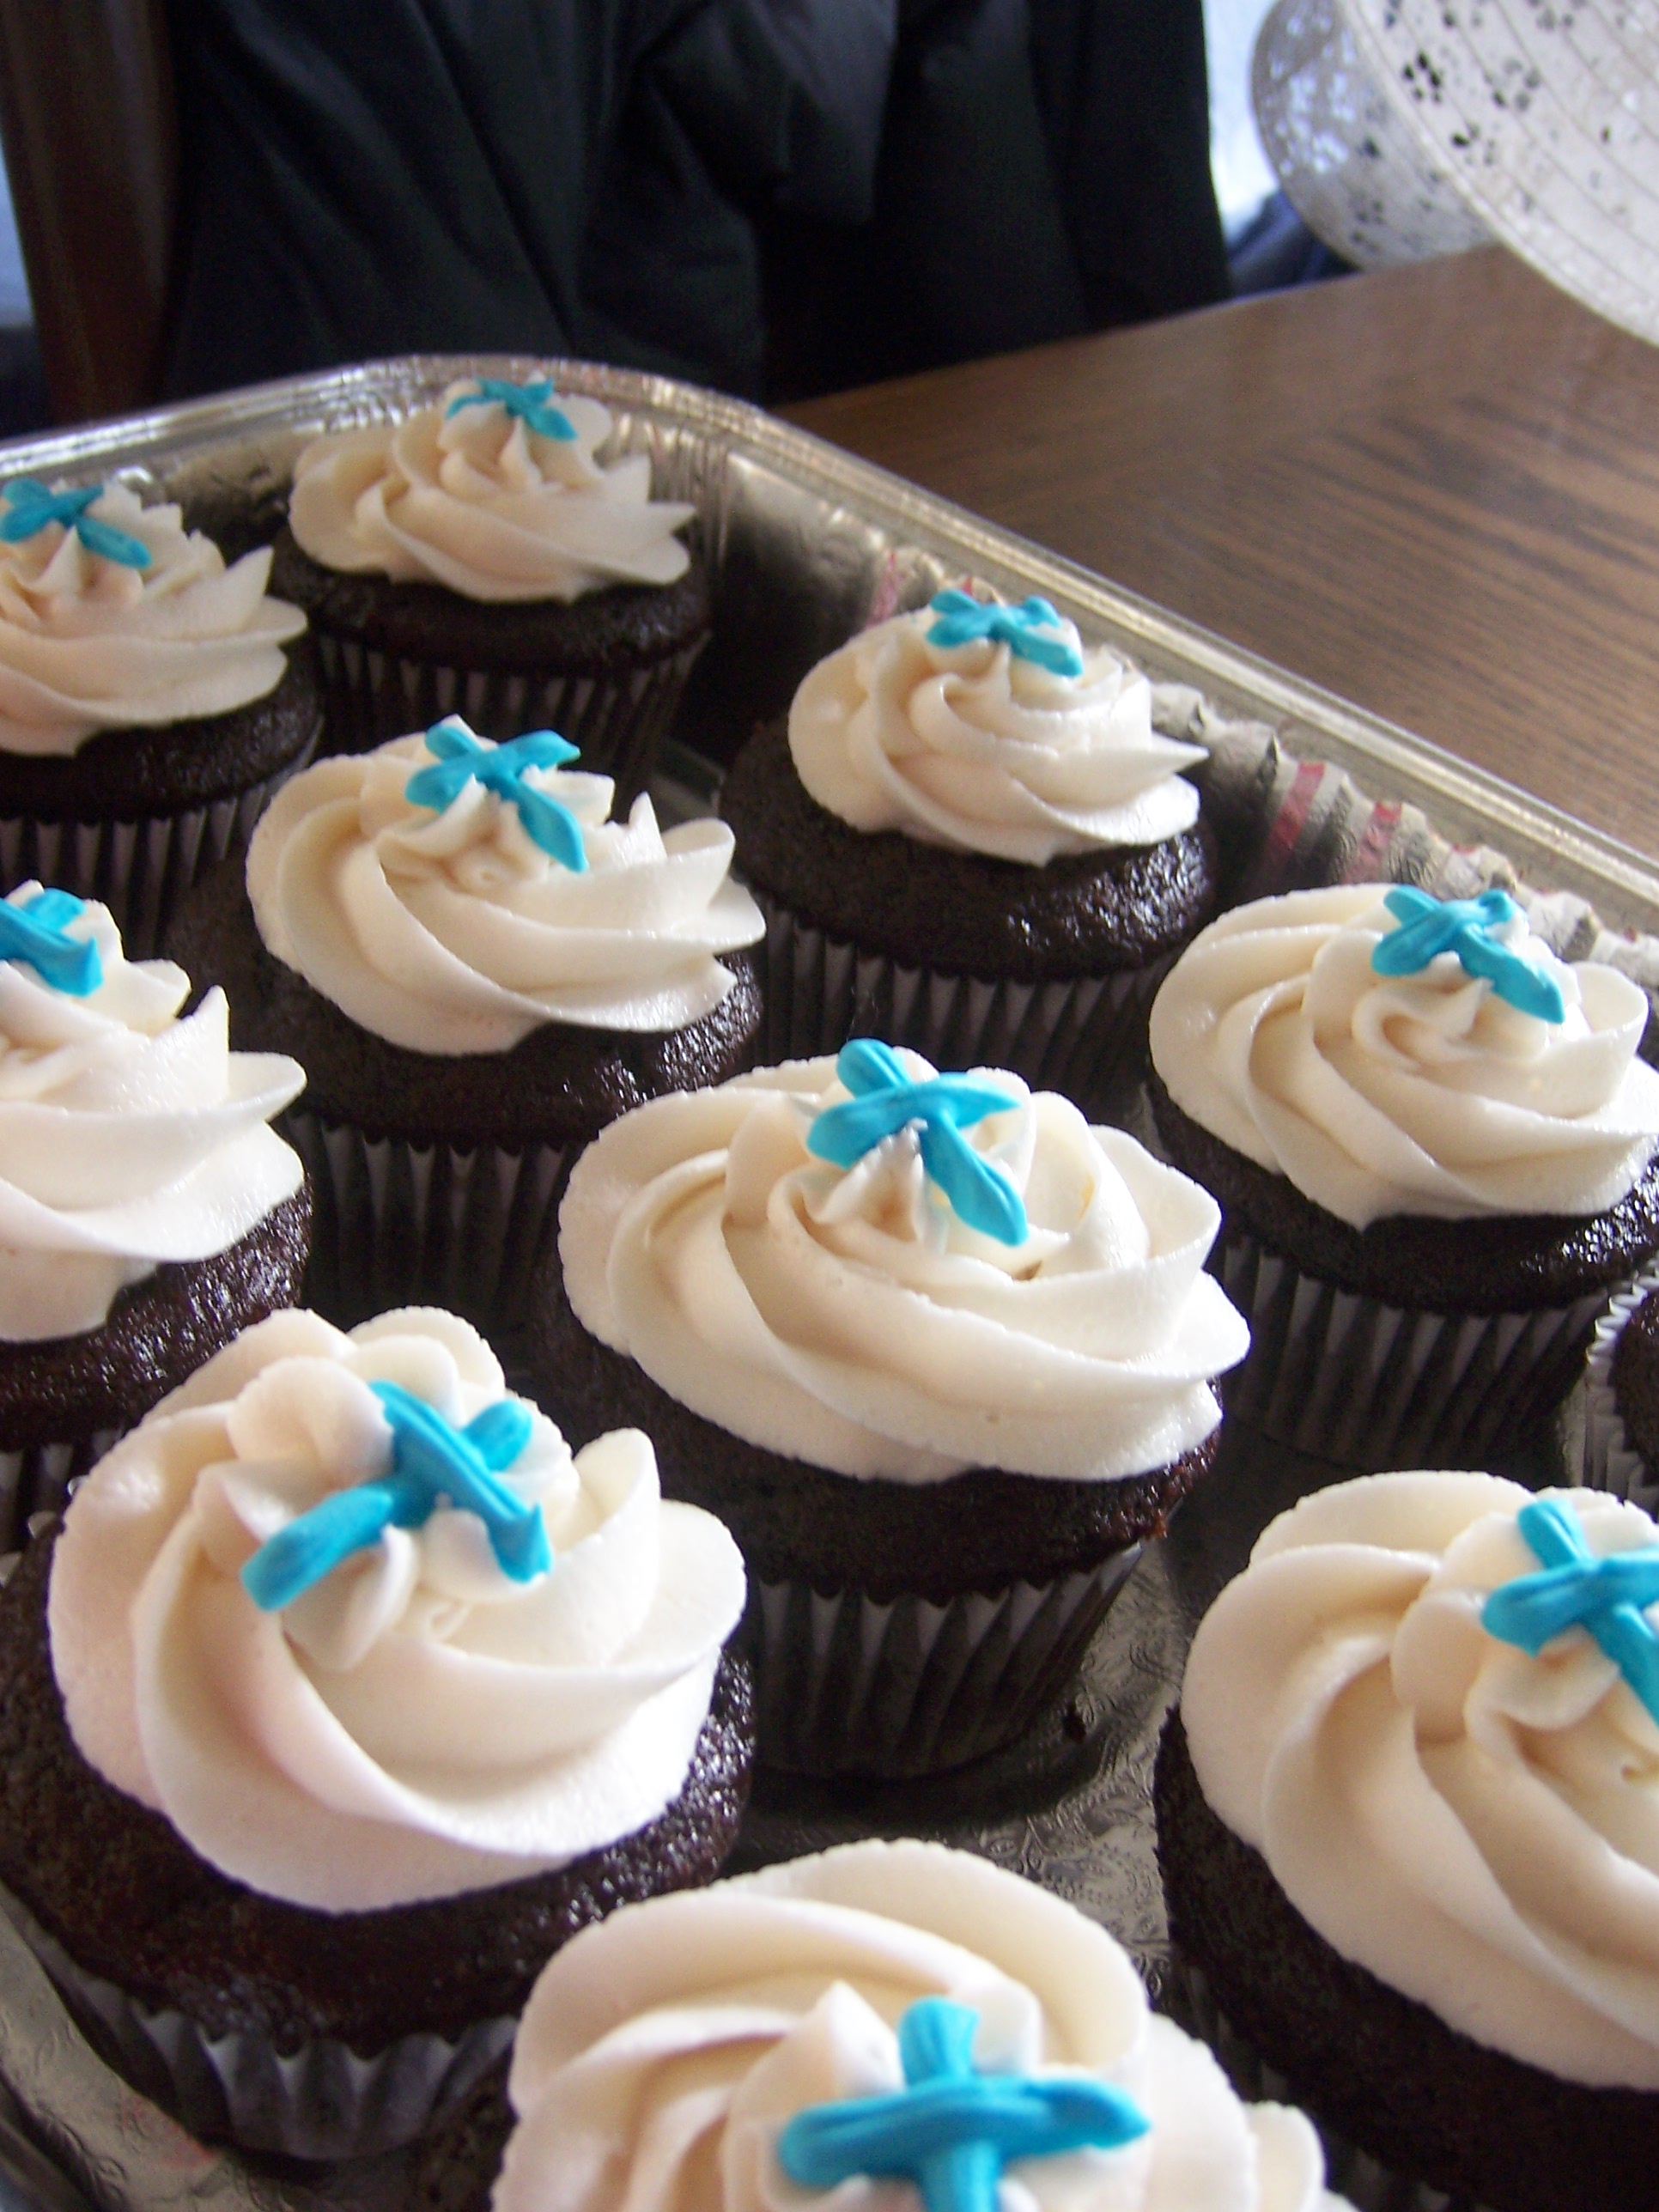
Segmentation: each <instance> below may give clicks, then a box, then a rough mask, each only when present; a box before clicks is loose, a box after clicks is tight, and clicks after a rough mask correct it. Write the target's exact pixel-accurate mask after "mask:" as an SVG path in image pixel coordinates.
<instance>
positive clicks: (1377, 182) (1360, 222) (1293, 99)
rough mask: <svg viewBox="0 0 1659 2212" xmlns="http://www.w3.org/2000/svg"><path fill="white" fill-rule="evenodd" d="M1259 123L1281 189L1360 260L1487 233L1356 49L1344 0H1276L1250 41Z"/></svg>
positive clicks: (1451, 247) (1382, 264)
mask: <svg viewBox="0 0 1659 2212" xmlns="http://www.w3.org/2000/svg"><path fill="white" fill-rule="evenodd" d="M1250 91H1251V97H1252V99H1253V100H1254V102H1255V119H1256V127H1257V128H1258V130H1259V131H1261V142H1262V144H1263V145H1264V146H1265V147H1266V149H1267V159H1268V160H1269V161H1271V162H1272V163H1273V168H1274V170H1275V171H1276V173H1277V174H1278V177H1279V183H1280V185H1282V186H1283V187H1284V191H1285V197H1286V198H1287V199H1288V200H1289V201H1290V203H1291V206H1292V207H1293V208H1294V209H1295V210H1296V211H1297V214H1298V215H1299V216H1301V218H1302V220H1303V222H1305V223H1306V224H1307V226H1308V228H1309V229H1310V230H1311V231H1312V232H1313V233H1314V234H1315V236H1316V237H1317V238H1320V239H1322V240H1323V241H1324V243H1325V244H1326V245H1327V246H1329V247H1330V249H1331V251H1332V252H1334V253H1339V254H1340V255H1341V256H1342V258H1343V259H1344V260H1345V261H1352V262H1354V263H1355V264H1358V267H1360V268H1361V269H1387V268H1391V267H1393V266H1394V265H1395V264H1396V263H1398V262H1402V261H1421V260H1425V259H1426V258H1428V257H1429V256H1430V255H1431V254H1436V253H1457V252H1462V250H1463V248H1464V247H1465V246H1478V245H1479V244H1480V242H1481V240H1483V239H1484V238H1485V237H1486V231H1485V229H1484V228H1482V226H1481V223H1480V220H1479V218H1478V217H1477V216H1474V215H1473V214H1472V213H1471V212H1470V211H1469V210H1468V208H1466V207H1465V205H1464V204H1463V201H1462V197H1460V196H1459V193H1458V191H1457V187H1456V185H1455V183H1454V182H1453V180H1452V179H1451V178H1450V177H1449V175H1448V174H1447V172H1446V167H1445V164H1444V163H1443V162H1440V161H1431V160H1428V159H1425V157H1424V155H1423V154H1422V152H1421V151H1420V149H1419V142H1418V138H1417V136H1416V134H1415V133H1414V132H1413V130H1412V128H1411V127H1410V125H1408V124H1407V122H1406V121H1405V120H1404V119H1403V118H1401V116H1400V115H1398V114H1397V113H1396V112H1395V106H1394V103H1393V101H1392V100H1390V99H1389V95H1388V94H1387V93H1386V92H1385V91H1383V89H1381V88H1379V86H1378V84H1377V83H1376V81H1375V80H1374V79H1373V78H1372V76H1370V74H1369V73H1368V71H1367V70H1366V69H1365V67H1364V64H1362V62H1361V60H1360V57H1359V54H1358V51H1357V49H1356V47H1355V44H1354V40H1353V38H1352V35H1351V33H1350V30H1349V26H1348V24H1347V22H1346V20H1345V17H1344V14H1343V10H1342V8H1341V6H1340V0H1279V4H1278V6H1277V7H1275V8H1274V9H1273V12H1272V14H1271V15H1268V17H1267V20H1266V21H1265V22H1264V23H1263V24H1262V26H1261V33H1260V34H1259V36H1258V37H1257V40H1256V42H1255V61H1254V64H1253V65H1252V69H1251V84H1250Z"/></svg>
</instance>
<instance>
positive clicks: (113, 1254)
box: [0, 883, 305, 1344]
mask: <svg viewBox="0 0 1659 2212" xmlns="http://www.w3.org/2000/svg"><path fill="white" fill-rule="evenodd" d="M39 895H40V884H33V883H30V884H22V885H21V886H20V887H19V889H18V890H15V891H13V892H12V893H11V894H10V896H9V898H8V899H7V900H6V902H5V903H6V904H7V905H8V906H10V907H18V908H25V907H27V905H28V904H29V902H31V900H33V899H34V898H36V897H38V896H39ZM66 934H67V935H69V936H70V937H71V938H74V939H79V940H83V941H90V942H91V943H92V944H94V945H96V946H97V948H98V952H99V957H100V961H101V963H102V966H103V981H102V982H101V983H100V986H99V987H98V988H97V989H96V990H95V991H93V992H91V993H90V994H88V996H86V997H84V998H76V997H73V996H71V994H70V993H68V992H66V991H60V990H56V989H54V988H53V987H52V985H51V984H49V983H48V982H46V980H45V979H44V977H43V976H42V975H40V973H39V971H38V970H37V969H34V968H33V967H30V966H28V965H27V964H26V963H23V962H22V961H19V960H6V959H0V1342H5V1343H9V1344H20V1343H33V1342H36V1341H39V1340H41V1339H43V1338H46V1337H53V1336H76V1335H79V1334H82V1332H83V1331H84V1330H87V1329H92V1328H100V1327H101V1326H102V1324H103V1323H104V1322H105V1321H106V1319H107V1317H108V1315H109V1310H110V1305H111V1303H112V1300H113V1298H114V1297H115V1294H116V1292H117V1291H119V1290H120V1289H122V1288H123V1287H124V1286H125V1285H126V1284H129V1283H136V1282H141V1281H142V1280H143V1279H144V1277H145V1276H147V1275H150V1274H153V1273H155V1269H156V1267H158V1266H159V1265H160V1264H161V1262H162V1261H164V1260H204V1259H207V1258H209V1257H210V1255H212V1254H214V1253H216V1252H223V1251H225V1250H227V1249H228V1248H229V1247H230V1246H231V1245H232V1244H234V1243H236V1242H237V1241H238V1239H239V1238H240V1237H245V1236H246V1234H247V1232H248V1231H249V1230H250V1229H252V1227H253V1225H254V1224H255V1223H256V1222H257V1221H259V1220H261V1219H262V1218H264V1215H266V1214H267V1213H269V1212H270V1210H271V1208H272V1207H273V1206H278V1205H280V1204H281V1203H282V1201H283V1200H284V1199H286V1198H291V1197H292V1196H293V1194H294V1193H295V1191H296V1190H297V1189H298V1188H299V1187H300V1183H301V1178H302V1176H303V1173H304V1170H302V1169H301V1164H300V1161H299V1158H298V1155H297V1154H296V1153H295V1152H293V1151H292V1150H291V1149H290V1148H289V1146H287V1145H285V1144H284V1143H283V1140H282V1139H281V1138H280V1137H278V1136H277V1135H276V1133H275V1132H274V1131H273V1130H271V1129H269V1128H267V1127H266V1126H265V1124H266V1123H267V1122H268V1121H270V1117H271V1115H274V1114H277V1113H280V1112H281V1111H282V1109H283V1107H284V1106H286V1105H287V1104H288V1103H289V1099H291V1098H293V1097H295V1095H296V1094H297V1093H298V1092H299V1091H301V1089H302V1088H303V1087H304V1084H305V1072H304V1070H303V1069H302V1068H301V1066H300V1065H299V1063H298V1061H297V1060H287V1059H284V1058H283V1056H282V1055H281V1054H276V1053H251V1052H232V1051H231V1050H230V1047H229V1026H228V1010H227V1008H226V1005H225V994H224V993H223V992H222V991H220V990H212V991H210V992H209V993H208V994H207V996H206V997H205V999H204V1000H203V1001H202V1004H201V1005H200V1006H198V1007H197V1010H196V1012H194V1013H193V1014H191V1015H190V1016H189V1018H187V1019H185V1020H184V1021H180V1020H179V1018H178V1014H179V1007H180V1006H183V1004H184V1002H185V999H186V998H187V997H188V996H189V994H190V978H189V977H188V976H187V975H185V972H184V970H183V969H182V968H175V967H174V966H173V963H172V962H171V961H170V960H142V961H137V962H134V963H128V961H127V960H126V958H125V957H124V955H123V953H122V951H121V937H120V933H119V931H118V929H117V928H116V927H115V924H114V922H113V921H112V920H111V918H110V915H109V910H108V908H106V907H101V906H91V905H88V906H87V907H85V908H82V912H81V913H80V915H77V916H76V919H75V920H74V921H72V922H71V923H70V925H69V926H68V928H67V931H66Z"/></svg>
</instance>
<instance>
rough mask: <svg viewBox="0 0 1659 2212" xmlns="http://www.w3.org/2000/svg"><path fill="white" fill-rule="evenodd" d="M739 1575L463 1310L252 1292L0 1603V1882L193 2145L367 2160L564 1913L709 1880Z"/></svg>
mask: <svg viewBox="0 0 1659 2212" xmlns="http://www.w3.org/2000/svg"><path fill="white" fill-rule="evenodd" d="M743 1601H744V1594H743V1574H742V1569H741V1565H740V1562H739V1560H738V1555H737V1553H736V1550H735V1548H734V1547H733V1546H732V1542H731V1540H730V1539H729V1537H727V1536H726V1533H725V1532H724V1530H722V1529H721V1528H720V1526H719V1524H718V1523H717V1522H714V1521H713V1520H712V1519H710V1518H709V1516H707V1515H704V1514H699V1513H696V1512H693V1511H691V1510H689V1509H687V1508H685V1507H684V1506H677V1505H665V1504H661V1503H660V1501H659V1496H658V1491H657V1480H656V1471H655V1468H654V1464H653V1460H652V1455H651V1447H650V1445H649V1443H648V1442H647V1440H646V1438H645V1437H643V1436H641V1435H640V1434H639V1433H638V1432H637V1431H629V1432H627V1433H624V1434H621V1435H615V1436H611V1437H605V1438H604V1439H603V1440H601V1441H599V1442H597V1443H593V1444H592V1445H590V1446H589V1447H588V1449H586V1451H584V1452H582V1453H581V1454H580V1455H578V1456H577V1458H576V1459H575V1460H574V1461H573V1460H572V1458H571V1455H570V1453H569V1451H568V1448H567V1447H566V1446H565V1444H564V1443H563V1440H562V1437H560V1436H559V1434H558V1432H557V1431H556V1430H555V1429H554V1428H553V1427H552V1426H551V1425H550V1423H548V1422H547V1421H546V1420H544V1419H543V1418H542V1417H541V1416H540V1415H538V1414H537V1413H534V1411H533V1410H532V1408H531V1407H529V1406H527V1405H526V1404H525V1402H524V1401H522V1400H519V1399H514V1398H511V1397H507V1396H505V1395H503V1385H502V1381H501V1369H500V1366H499V1365H498V1364H497V1363H496V1361H495V1359H494V1358H493V1357H492V1356H491V1354H490V1352H489V1350H488V1348H487V1346H485V1345H484V1344H483V1340H481V1339H480V1338H479V1337H478V1336H477V1334H476V1333H475V1332H474V1331H472V1330H471V1329H470V1328H468V1327H467V1326H466V1325H465V1323H463V1322H459V1321H457V1320H455V1319H454V1318H453V1316H448V1315H444V1314H439V1313H435V1312H433V1311H430V1310H413V1309H412V1310H407V1311H405V1312H403V1313H400V1314H392V1315H387V1316H383V1317H382V1318H381V1319H380V1320H379V1321H376V1322H371V1323H369V1324H368V1325H366V1326H365V1327H364V1328H361V1329H359V1330H357V1331H356V1333H355V1334H353V1335H352V1336H351V1337H349V1338H347V1337H343V1336H341V1335H340V1334H339V1333H338V1332H337V1331H336V1330H335V1329H333V1328H331V1327H330V1326H329V1325H328V1323H326V1322H324V1321H322V1320H321V1319H319V1317H318V1316H316V1315H314V1314H309V1313H302V1312H290V1313H284V1314H278V1315H276V1316H273V1317H272V1318H271V1319H270V1320H269V1321H268V1322H264V1323H263V1324H262V1325H261V1326H260V1327H258V1328H255V1329H253V1330H251V1331H249V1332H248V1333H247V1334H245V1335H244V1336H242V1337H241V1338H240V1340H238V1341H237V1342H236V1343H235V1344H234V1345H233V1346H230V1347H229V1348H228V1350H226V1351H225V1352H222V1353H220V1354H219V1355H218V1356H217V1357H216V1358H215V1359H213V1360H211V1361H210V1362H209V1364H207V1365H206V1366H205V1367H204V1368H203V1369H202V1370H200V1372H199V1373H198V1374H197V1375H196V1376H194V1377H192V1378H191V1381H190V1382H189V1383H186V1384H185V1386H184V1388H183V1389H180V1390H179V1391H177V1392H175V1393H174V1394H173V1396H172V1397H171V1398H170V1399H169V1400H167V1401H166V1403H165V1404H164V1405H163V1406H161V1407H159V1408H158V1409H157V1410H156V1412H155V1413H153V1414H152V1415H151V1416H150V1417H149V1419H147V1420H146V1421H145V1422H143V1424H142V1425H141V1426H140V1427H139V1428H138V1429H137V1430H136V1431H134V1432H133V1433H132V1435H131V1436H130V1437H127V1438H126V1439H125V1441H124V1442H123V1443H121V1444H120V1445H118V1447H117V1448H116V1449H115V1450H114V1451H113V1452H112V1454H111V1455H109V1456H108V1457H107V1458H106V1460H104V1461H103V1462H101V1463H100V1466H99V1467H98V1468H95V1469H94V1472H93V1473H92V1474H90V1475H89V1476H88V1479H87V1480H86V1482H85V1483H84V1484H83V1485H82V1486H81V1487H80V1488H79V1489H78V1490H77V1492H76V1495H75V1498H73V1500H72V1501H71V1503H70V1507H69V1510H68V1512H67V1514H66V1516H65V1517H64V1524H63V1527H62V1529H61V1531H60V1532H59V1533H58V1535H57V1537H56V1540H55V1541H54V1542H53V1543H52V1544H51V1545H50V1546H48V1545H46V1544H37V1545H34V1546H32V1547H30V1548H29V1550H28V1551H27V1552H26V1553H24V1555H23V1559H22V1562H21V1565H20V1566H19V1568H18V1570H17V1571H16V1572H15V1575H14V1576H13V1577H12V1578H11V1580H10V1581H9V1583H8V1585H7V1587H6V1589H5V1592H4V1595H3V1598H0V1646H3V1655H4V1663H3V1667H0V1747H3V1748H0V1875H3V1878H4V1880H5V1882H6V1884H7V1886H8V1887H9V1889H10V1890H11V1891H12V1893H13V1894H14V1895H15V1897H17V1898H18V1899H21V1904H22V1905H23V1907H24V1908H25V1909H26V1911H27V1916H28V1925H27V1927H26V1929H25V1933H26V1934H27V1935H28V1936H30V1938H31V1940H32V1942H33V1943H34V1945H35V1947H36V1948H37V1950H38V1952H39V1953H40V1956H41V1957H42V1959H43V1960H44V1962H45V1963H46V1966H47V1967H48V1970H49V1971H50V1972H52V1974H53V1975H54V1976H55V1977H56V1978H58V1981H59V1983H60V1984H61V1986H62V1987H63V1988H64V1991H65V1994H66V1995H67V1996H68V1997H69V1999H70V2002H71V2003H72V2005H73V2006H74V2007H75V2008H76V2010H77V2012H78V2013H79V2014H80V2015H81V2016H82V2018H83V2019H84V2020H86V2021H88V2023H89V2024H90V2026H91V2027H92V2029H93V2032H94V2033H95V2034H96V2036H97V2037H98V2039H99V2040H100V2042H101V2044H102V2045H103V2046H104V2048H105V2049H106V2050H108V2051H112V2052H113V2055H114V2057H115V2059H116V2062H117V2063H118V2064H119V2065H121V2067H122V2068H123V2069H124V2070H125V2071H126V2072H127V2073H128V2074H129V2075H130V2076H131V2078H132V2079H133V2080H134V2081H136V2082H137V2084H138V2086H140V2087H143V2088H144V2089H146V2090H147V2091H148V2092H149V2093H152V2094H155V2095H158V2096H159V2097H160V2098H161V2101H163V2102H164V2103H166V2104H167V2105H168V2106H170V2107H171V2109H173V2111H174V2112H177V2113H178V2114H179V2117H180V2118H183V2119H184V2120H185V2123H186V2124H187V2125H189V2126H190V2127H191V2129H192V2130H195V2131H196V2132H197V2133H198V2134H201V2135H204V2136H228V2137H229V2138H230V2139H231V2140H233V2141H235V2142H240V2143H242V2144H245V2145H246V2146H249V2147H252V2148H264V2149H271V2150H282V2151H286V2152H289V2153H292V2154H296V2155H300V2156H305V2157H343V2156H351V2155H356V2154H362V2153H366V2152H368V2151H371V2150H377V2149H381V2148H387V2147H389V2146H391V2145H392V2144H393V2143H396V2142H399V2141H404V2140H407V2139H408V2138H409V2137H410V2136H413V2135H415V2134H416V2133H418V2132H419V2130H420V2129H421V2128H422V2126H423V2125H424V2124H425V2123H426V2120H427V2118H428V2116H429V2115H430V2113H431V2112H432V2111H433V2109H434V2108H435V2106H438V2105H439V2104H441V2102H442V2101H443V2100H445V2099H446V2098H447V2097H448V2096H451V2095H453V2094H455V2093H459V2091H460V2090H461V2089H462V2088H464V2087H465V2086H466V2084H467V2082H469V2081H471V2079H472V2078H473V2077H474V2076H475V2075H477V2072H478V2071H479V2070H480V2069H482V2068H483V2066H484V2065H486V2064H488V2063H489V2061H490V2060H491V2059H492V2058H493V2057H495V2055H496V2054H497V2053H498V2052H499V2051H501V2049H502V2048H503V2047H504V2045H505V2044H506V2041H507V2038H508V2036H509V2035H510V2033H511V2030H512V2025H513V2016H514V2015H516V2014H517V2012H518V2010H519V2008H520V2006H521V2004H522V2003H523V2002H524V1999H525V1996H526V1994H527V1992H528V1990H529V1987H530V1984H531V1982H532V1979H533V1978H534V1976H535V1974H536V1973H537V1972H538V1970H539V1968H540V1967H541V1966H542V1965H543V1964H544V1961H545V1960H546V1959H547V1957H548V1956H549V1954H550V1953H551V1952H553V1951H554V1950H555V1949H556V1948H558V1946H559V1945H560V1944H561V1943H562V1942H565V1941H566V1940H567V1939H568V1937H569V1936H571V1935H572V1934H574V1932H575V1931H576V1930H577V1929H580V1928H581V1927H582V1926H584V1925H586V1923H589V1922H590V1921H592V1920H593V1919H596V1918H598V1917H599V1916H600V1915H601V1914H603V1913H605V1912H606V1911H610V1910H611V1909H612V1908H613V1907H614V1906H615V1905H617V1904H618V1903H620V1902H622V1901H623V1900H624V1899H629V1898H638V1897H643V1896H647V1895H650V1894H652V1893H655V1892H657V1891H659V1890H662V1889H665V1888H672V1887H680V1886H683V1885H684V1884H686V1883H688V1882H697V1881H707V1880H708V1878H709V1877H710V1875H713V1873H714V1871H715V1869H717V1868H718V1866H719V1864H720V1861H721V1859H722V1858H723V1857H724V1856H725V1854H726V1850H728V1849H729V1848H730V1845H731V1844H732V1839H733V1838H734V1836H735V1833H736V1830H737V1824H738V1818H739V1815H740V1814H741V1811H742V1807H743V1802H744V1796H745V1790H746V1774H747V1767H748V1761H749V1756H750V1735H751V1724H750V1716H749V1699H748V1690H747V1685H746V1681H745V1680H744V1674H743V1671H742V1668H741V1665H740V1663H738V1662H731V1663H727V1662H723V1661H722V1657H721V1645H722V1643H723V1641H724V1639H725V1638H726V1636H727V1634H728V1633H729V1632H730V1631H731V1630H732V1627H733V1626H735V1625H736V1622H737V1620H738V1616H739V1615H740V1613H741V1612H742V1609H743Z"/></svg>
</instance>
